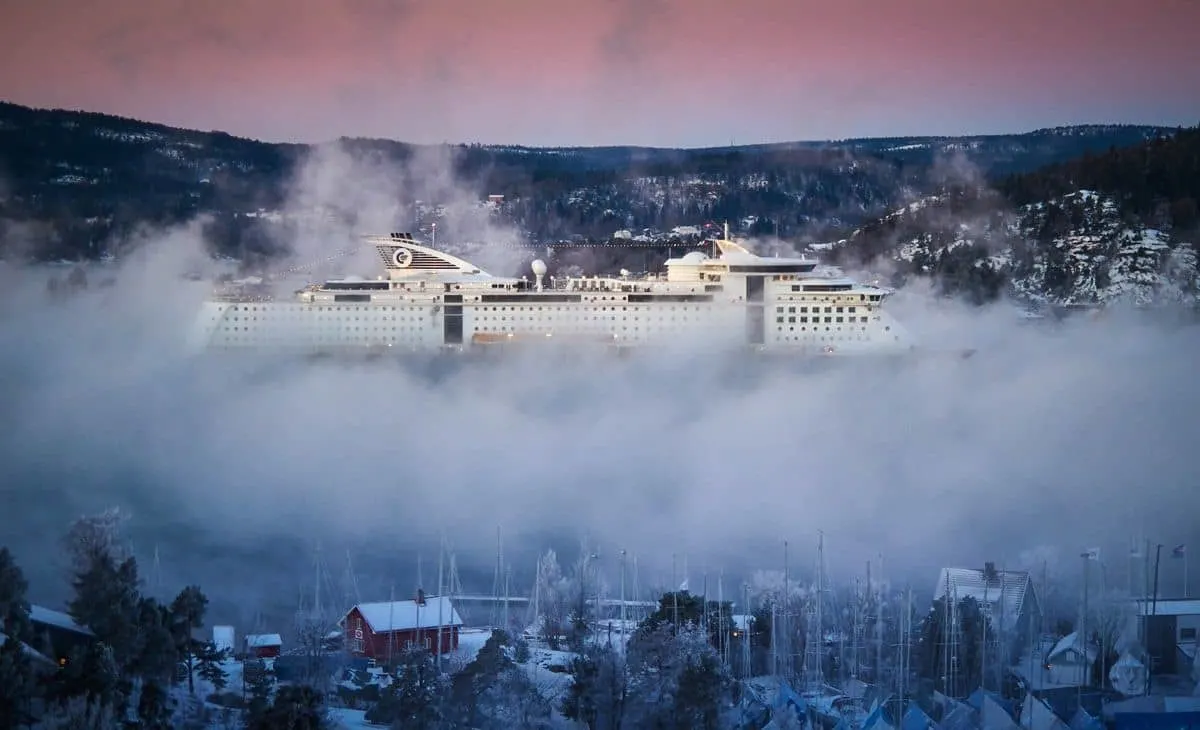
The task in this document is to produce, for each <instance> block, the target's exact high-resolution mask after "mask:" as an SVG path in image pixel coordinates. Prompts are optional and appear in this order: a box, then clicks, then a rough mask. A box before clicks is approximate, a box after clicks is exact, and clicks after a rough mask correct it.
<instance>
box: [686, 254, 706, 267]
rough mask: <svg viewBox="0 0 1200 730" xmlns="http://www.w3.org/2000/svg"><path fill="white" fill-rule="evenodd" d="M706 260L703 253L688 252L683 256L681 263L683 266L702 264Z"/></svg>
mask: <svg viewBox="0 0 1200 730" xmlns="http://www.w3.org/2000/svg"><path fill="white" fill-rule="evenodd" d="M707 260H708V256H705V255H704V252H703V251H689V252H688V253H685V254H684V255H683V259H682V261H683V263H685V264H702V263H704V262H705V261H707Z"/></svg>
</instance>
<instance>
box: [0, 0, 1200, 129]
mask: <svg viewBox="0 0 1200 730" xmlns="http://www.w3.org/2000/svg"><path fill="white" fill-rule="evenodd" d="M1197 28H1200V2H1197V1H1196V0H237V1H236V2H235V1H234V0H219V1H218V2H211V3H208V2H197V1H196V0H103V2H95V1H92V0H0V99H4V100H7V101H14V102H17V103H21V104H29V105H33V106H51V107H65V108H75V109H86V110H91V111H103V112H109V113H114V114H121V115H127V116H133V117H138V118H142V119H147V120H153V121H158V122H164V123H167V124H172V125H179V126H186V127H194V128H200V129H221V130H224V131H228V132H231V133H233V134H238V135H243V136H250V137H256V138H262V139H268V140H273V141H283V140H295V141H320V140H326V139H331V138H335V137H339V136H370V137H388V138H393V139H402V140H407V141H413V142H441V141H452V142H487V143H522V144H534V145H565V144H580V145H594V144H644V145H659V146H703V145H723V144H728V143H730V142H731V141H733V142H735V143H738V144H742V143H752V142H767V141H782V140H794V139H829V138H845V137H859V136H891V135H913V134H964V133H995V132H1013V131H1026V130H1029V129H1034V128H1038V127H1045V126H1054V125H1059V124H1073V123H1090V122H1138V123H1141V122H1145V123H1164V124H1184V125H1194V124H1196V123H1198V122H1200V41H1197V36H1196V29H1197Z"/></svg>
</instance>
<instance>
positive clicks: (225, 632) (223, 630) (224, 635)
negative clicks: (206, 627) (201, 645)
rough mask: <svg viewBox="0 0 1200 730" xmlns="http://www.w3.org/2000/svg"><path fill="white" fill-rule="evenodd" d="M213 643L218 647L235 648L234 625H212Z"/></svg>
mask: <svg viewBox="0 0 1200 730" xmlns="http://www.w3.org/2000/svg"><path fill="white" fill-rule="evenodd" d="M212 640H213V644H215V645H216V647H217V648H218V649H232V648H233V627H232V626H214V627H212Z"/></svg>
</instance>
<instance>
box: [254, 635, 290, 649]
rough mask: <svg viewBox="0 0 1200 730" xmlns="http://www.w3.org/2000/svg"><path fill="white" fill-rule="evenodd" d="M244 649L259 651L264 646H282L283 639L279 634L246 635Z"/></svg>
mask: <svg viewBox="0 0 1200 730" xmlns="http://www.w3.org/2000/svg"><path fill="white" fill-rule="evenodd" d="M245 640H246V647H247V648H249V649H261V648H263V647H266V646H283V638H282V637H280V636H279V634H246V639H245Z"/></svg>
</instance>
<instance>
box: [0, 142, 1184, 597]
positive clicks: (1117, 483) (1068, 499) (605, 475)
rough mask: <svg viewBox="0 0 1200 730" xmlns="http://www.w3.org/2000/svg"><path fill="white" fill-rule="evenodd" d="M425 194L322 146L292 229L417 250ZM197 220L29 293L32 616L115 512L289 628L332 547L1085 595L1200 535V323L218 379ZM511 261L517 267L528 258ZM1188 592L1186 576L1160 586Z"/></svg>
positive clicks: (163, 556)
mask: <svg viewBox="0 0 1200 730" xmlns="http://www.w3.org/2000/svg"><path fill="white" fill-rule="evenodd" d="M417 164H418V165H423V166H425V167H426V168H427V169H424V170H420V175H419V176H420V177H422V178H423V179H425V180H426V181H428V180H434V181H435V182H436V185H434V186H433V188H434V189H435V190H439V191H440V192H439V195H440V196H441V198H442V199H443V200H444V201H446V202H447V204H448V205H458V206H460V207H462V208H464V209H471V208H472V200H474V199H477V198H478V197H479V196H478V195H475V194H474V193H472V192H470V191H469V190H464V189H463V186H459V185H458V184H457V183H456V182H455V181H454V180H453V177H452V175H450V174H449V173H448V172H445V170H448V169H449V165H448V164H447V161H446V160H445V159H432V160H419V161H418V162H417ZM412 173H413V170H412V169H411V168H410V169H409V170H408V171H407V175H405V174H401V173H391V172H389V169H388V167H387V166H386V165H383V164H382V163H374V162H371V161H365V160H362V159H357V158H355V157H354V156H353V155H352V154H350V153H348V152H347V151H346V150H344V149H339V148H328V149H325V150H322V151H321V152H319V153H318V154H317V155H315V156H314V158H313V159H312V160H311V161H310V164H309V165H308V166H306V167H305V168H304V169H303V170H302V172H301V173H300V175H298V177H297V181H296V184H295V189H294V190H293V191H292V194H291V202H290V203H289V210H292V211H294V212H296V213H297V214H299V212H302V211H308V210H311V209H314V208H319V207H321V206H334V207H337V206H342V207H345V206H348V205H357V206H360V207H361V210H360V211H359V212H360V217H359V219H358V221H357V222H356V223H355V224H354V226H352V227H351V226H341V225H339V224H335V223H331V222H329V220H328V219H326V218H320V217H318V218H317V220H319V221H321V222H320V223H319V224H316V225H315V226H314V227H313V228H312V229H311V231H310V233H308V234H305V235H303V236H301V237H300V238H299V239H298V240H297V241H295V242H294V244H295V248H296V253H295V257H294V258H295V260H297V261H302V260H307V259H311V258H319V257H321V256H322V255H327V254H328V253H330V252H332V251H333V250H335V249H338V248H341V247H344V246H346V245H348V244H350V243H352V242H353V241H352V238H351V236H352V234H353V233H356V232H369V231H372V230H375V231H387V230H400V229H404V228H406V226H403V225H401V224H402V223H404V222H405V221H404V216H406V215H408V213H407V211H406V209H405V208H404V206H400V205H396V204H395V202H394V201H395V200H397V199H401V196H402V195H403V194H404V192H405V189H404V186H405V185H406V184H408V183H406V182H404V181H406V180H411V179H412V178H413V174H412ZM390 174H394V175H395V176H394V177H389V175H390ZM201 229H202V226H200V225H199V224H196V225H192V226H187V227H183V228H180V229H177V230H171V231H165V232H155V233H152V234H147V235H146V237H145V240H143V241H140V242H138V243H139V245H137V246H135V247H134V251H135V253H134V254H132V255H131V256H130V257H128V258H127V259H124V260H123V261H122V262H121V263H120V264H119V265H117V266H115V267H108V268H106V269H103V270H93V271H92V272H90V274H89V276H90V278H91V281H92V283H93V284H94V283H95V282H97V281H99V280H100V279H103V278H105V277H112V278H113V279H114V280H115V281H114V282H113V285H112V286H107V287H97V286H95V285H93V286H90V287H89V288H88V289H87V290H86V291H83V292H79V293H77V294H75V295H74V296H72V297H69V298H65V299H62V300H56V301H52V300H51V299H50V298H48V297H47V294H46V289H45V279H46V277H47V276H48V275H49V273H48V272H47V271H46V270H45V269H30V270H14V269H13V267H11V266H10V267H7V270H6V271H5V273H4V274H3V277H4V288H3V296H2V298H0V338H2V339H0V341H2V342H4V343H5V346H4V348H3V350H2V351H0V414H2V415H3V416H4V421H5V424H6V433H5V435H4V437H3V438H2V439H0V460H2V462H0V463H2V465H3V466H2V467H0V468H2V469H3V471H2V473H3V481H2V490H3V492H4V494H3V499H4V504H5V505H6V507H5V509H4V510H3V513H2V514H0V535H2V536H3V538H2V539H0V542H2V543H6V544H10V545H11V546H12V547H13V549H14V550H15V551H16V553H17V559H18V560H19V561H20V562H21V563H22V565H23V566H25V567H26V570H27V572H28V573H29V574H30V576H31V578H32V579H33V583H34V585H33V594H34V597H35V599H36V598H38V597H39V596H49V597H50V598H51V599H53V598H56V597H58V596H61V594H62V591H64V590H65V581H63V580H62V572H61V571H62V565H61V563H60V561H58V559H57V558H56V557H55V555H54V551H55V549H56V547H57V539H58V536H59V535H61V534H62V532H64V531H65V529H66V527H67V525H68V523H69V521H70V520H71V519H72V518H74V517H76V516H78V515H79V514H82V513H85V512H93V511H97V510H100V509H103V508H104V507H107V506H110V505H120V506H122V508H123V509H125V511H126V512H128V513H129V514H130V515H131V519H130V523H129V529H130V533H131V535H132V539H133V541H134V543H135V549H136V551H137V553H138V554H139V556H141V557H142V559H143V561H144V568H143V572H144V573H147V572H148V571H149V566H148V562H146V561H148V556H149V555H150V554H151V552H152V550H153V549H154V548H155V547H157V548H158V549H159V554H160V567H159V568H158V570H160V571H161V572H162V573H163V574H164V575H165V578H164V581H165V582H167V583H171V584H174V585H181V584H183V583H185V582H198V583H201V584H202V585H203V586H204V587H205V588H206V590H207V591H208V592H209V593H210V594H212V595H214V597H216V598H217V599H218V600H224V601H228V602H233V601H235V600H236V602H237V603H238V604H239V605H238V608H237V610H239V611H241V612H242V614H241V617H244V616H245V615H246V613H245V612H246V611H253V605H254V604H255V602H262V603H264V604H265V603H271V604H273V605H275V606H294V604H295V601H296V595H297V592H298V591H300V590H302V588H303V586H304V585H306V584H309V583H311V579H310V577H309V576H311V575H312V573H311V568H309V567H308V566H309V565H310V563H311V554H312V551H313V549H314V544H315V543H316V542H317V541H320V542H321V543H322V544H323V545H324V546H325V547H326V550H327V551H329V557H328V562H329V563H330V570H331V572H333V573H334V574H337V573H339V572H340V570H341V568H342V562H343V560H344V558H343V557H342V555H343V552H342V551H344V550H346V549H349V550H350V551H351V552H352V553H353V555H354V560H355V562H356V568H357V570H358V572H359V573H360V575H359V580H360V586H361V590H363V592H364V593H366V594H367V595H363V598H364V600H366V599H371V598H383V597H386V593H384V592H385V591H386V590H387V586H389V585H394V586H396V587H397V592H398V593H405V592H407V591H408V586H409V585H410V583H411V582H412V581H413V578H412V576H413V574H414V573H415V571H416V563H417V560H416V554H417V552H418V551H422V552H423V554H424V560H423V564H424V577H425V583H426V584H427V585H428V584H430V583H431V576H432V575H433V574H434V569H435V561H436V550H437V543H438V540H439V539H440V537H441V536H442V535H444V536H445V537H446V539H447V541H448V542H450V543H452V544H453V545H454V547H455V550H456V551H457V552H458V555H459V563H460V566H462V572H463V580H464V583H468V584H469V583H471V582H472V581H474V583H473V585H466V587H467V588H468V589H472V590H475V591H477V592H484V593H486V592H490V589H491V582H490V581H491V572H490V565H491V562H492V561H493V560H494V557H493V554H494V550H495V545H496V530H497V528H498V527H499V528H501V530H502V532H503V535H504V540H505V552H506V555H507V557H508V558H509V560H510V562H513V563H514V573H515V575H517V576H520V575H521V574H522V573H528V572H531V571H532V567H533V562H534V560H535V555H536V553H537V552H540V551H541V550H542V549H544V548H545V547H547V546H548V545H552V544H553V545H558V546H562V545H565V546H567V548H571V547H572V546H575V545H577V544H578V540H579V539H580V538H582V537H586V538H587V539H589V540H590V541H591V542H592V543H593V544H594V545H596V546H598V547H597V550H598V551H599V552H600V554H601V555H603V556H604V560H606V561H607V562H608V564H609V567H610V568H612V569H615V567H614V566H615V560H616V557H615V555H616V552H617V551H619V550H621V549H625V550H627V551H628V552H629V553H630V554H631V555H633V554H636V555H637V556H638V558H639V563H640V566H641V576H640V578H641V582H643V583H645V584H647V585H655V586H666V585H668V584H669V582H670V580H671V573H672V562H673V560H672V556H677V557H676V560H675V561H674V562H676V569H675V578H676V579H677V580H682V578H683V575H682V566H683V564H684V561H685V559H686V561H687V563H688V565H689V570H688V574H689V576H690V578H691V584H692V587H693V589H695V588H696V587H697V586H698V585H699V580H700V573H701V572H702V571H703V570H707V571H708V572H709V573H710V575H712V574H715V573H716V572H717V571H718V570H724V571H725V573H726V574H727V575H734V574H739V573H740V575H742V576H743V577H748V576H750V574H751V573H752V571H754V570H759V569H778V568H780V567H781V564H782V559H783V557H782V543H783V541H784V540H788V541H789V543H790V546H791V547H790V551H791V558H790V559H791V565H792V569H793V570H794V571H795V572H796V573H798V574H800V575H806V574H808V573H809V572H811V566H812V565H813V556H814V549H815V545H816V541H817V534H818V531H823V532H824V535H825V544H826V558H827V562H828V569H829V570H830V571H831V572H832V573H833V576H834V579H835V580H836V579H838V575H839V574H840V575H841V576H844V577H848V576H849V574H850V572H851V571H853V572H855V573H860V572H862V570H863V566H864V564H865V562H866V561H867V560H870V559H872V558H875V557H877V556H880V555H882V556H883V559H884V563H885V566H886V570H887V573H888V576H889V577H890V578H892V579H893V582H895V581H897V580H901V581H911V582H912V584H913V586H914V587H915V588H917V589H918V590H920V591H928V590H931V589H932V587H933V584H934V582H935V579H936V571H937V569H938V568H939V567H941V566H943V565H961V566H974V565H982V563H983V561H985V560H991V561H995V562H996V563H997V564H998V565H1000V566H1006V567H1009V568H1016V567H1025V568H1032V567H1039V566H1040V565H1042V564H1046V563H1048V562H1049V561H1050V558H1048V557H1047V556H1053V560H1054V562H1055V566H1056V567H1055V568H1054V570H1055V571H1056V572H1057V573H1062V574H1069V573H1070V572H1071V570H1072V566H1073V565H1074V556H1077V555H1078V554H1079V552H1080V551H1081V550H1082V549H1084V548H1087V547H1092V546H1102V547H1103V548H1104V549H1105V550H1106V551H1108V552H1109V553H1111V554H1112V555H1116V556H1121V560H1123V559H1124V556H1125V555H1126V554H1127V553H1128V546H1129V541H1130V539H1132V538H1141V537H1149V538H1150V539H1152V540H1155V541H1156V542H1163V543H1166V544H1168V545H1174V544H1177V543H1180V542H1184V541H1186V540H1189V539H1190V538H1192V537H1193V536H1194V535H1195V532H1196V524H1197V523H1196V519H1195V516H1196V510H1197V496H1196V492H1195V484H1196V478H1197V466H1196V461H1195V457H1194V453H1193V452H1192V451H1191V449H1192V447H1193V443H1192V442H1193V441H1194V436H1193V435H1194V432H1195V426H1194V421H1195V414H1196V413H1197V412H1200V388H1197V387H1196V383H1195V374H1194V363H1196V362H1198V361H1200V337H1198V336H1197V331H1196V329H1195V328H1191V327H1186V328H1179V327H1170V326H1166V325H1162V324H1158V323H1154V322H1150V321H1147V320H1146V319H1145V318H1144V317H1140V316H1138V315H1135V314H1133V313H1128V314H1126V313H1121V312H1110V313H1108V314H1107V316H1105V317H1104V318H1103V319H1087V318H1081V319H1074V320H1068V321H1066V322H1063V323H1058V324H1054V325H1043V324H1034V325H1029V324H1021V321H1022V320H1021V319H1020V318H1019V317H1018V316H1017V311H1016V310H1015V309H1014V308H1012V307H1009V306H1004V305H998V306H995V307H990V308H987V309H974V308H969V307H967V306H965V305H960V304H956V303H954V302H950V301H945V300H937V299H934V298H933V297H932V296H930V295H929V294H928V293H927V292H924V291H922V290H921V289H920V288H919V287H912V288H910V289H909V290H906V291H903V292H900V293H899V294H898V295H897V296H896V298H895V299H894V300H893V302H892V303H891V306H892V307H893V308H894V310H895V311H896V312H897V315H898V316H899V317H901V318H902V321H904V322H905V324H906V325H907V326H908V327H909V329H910V330H911V331H912V332H913V334H914V335H916V336H918V337H919V338H921V339H922V340H924V341H925V342H926V343H927V344H930V345H932V346H934V347H943V348H946V349H952V348H961V347H976V348H978V354H976V356H975V357H973V358H971V359H967V360H961V359H957V358H954V357H935V358H930V359H924V360H918V361H915V362H910V363H893V364H879V363H877V364H865V363H853V362H846V363H842V362H837V363H827V364H822V365H821V366H817V367H811V366H799V365H794V364H787V363H778V362H764V361H759V360H754V359H739V358H732V357H730V358H722V357H714V356H712V355H701V354H699V353H689V352H687V351H676V352H671V353H659V354H646V355H641V356H635V357H632V358H630V359H624V360H618V359H614V358H608V357H596V358H592V359H579V358H570V359H568V358H564V357H561V356H559V355H555V354H550V353H546V354H538V353H527V354H524V355H517V356H514V357H511V358H506V359H498V360H495V361H490V362H479V363H449V364H447V363H422V364H419V365H410V366H399V365H395V364H390V363H383V362H374V363H363V364H334V363H324V364H314V363H302V362H293V361H284V360H279V359H274V358H269V357H218V356H208V357H201V358H194V357H190V356H188V355H186V354H185V352H184V349H183V345H184V341H185V339H186V334H187V329H188V327H190V325H191V323H192V319H193V317H194V315H195V310H196V307H197V306H198V304H199V302H200V301H201V299H202V298H203V297H204V296H205V295H206V294H207V293H208V285H207V284H203V283H196V282H189V281H186V280H185V279H183V278H181V277H180V274H181V273H183V272H184V271H185V270H190V269H191V268H192V267H193V266H194V263H195V261H197V260H199V259H202V258H203V257H202V251H203V250H204V241H203V240H202V236H201ZM511 235H513V233H512V232H511V231H509V230H506V229H504V228H502V227H499V226H495V225H493V224H492V223H491V222H490V220H489V219H488V218H487V217H486V216H484V217H482V218H480V219H479V222H478V224H477V228H476V232H475V233H474V235H473V236H472V238H473V239H474V240H475V241H476V242H477V244H478V245H477V249H476V250H482V251H487V250H488V249H487V244H488V242H489V241H498V240H500V239H501V238H502V237H505V236H511ZM493 248H494V250H493V251H492V255H494V256H496V257H498V259H497V262H495V263H492V264H491V268H493V269H494V270H495V269H496V267H497V266H499V267H503V266H505V265H506V264H505V260H504V257H505V256H509V257H511V256H513V254H512V253H511V250H510V249H507V248H500V247H493ZM352 263H353V264H355V266H354V267H352V268H346V269H344V273H351V272H353V273H362V274H366V275H374V274H375V273H377V272H376V271H375V269H374V268H372V265H373V260H372V257H371V253H370V252H368V253H367V254H366V255H365V256H364V257H362V258H361V259H354V260H352ZM337 266H346V263H345V261H342V262H341V263H339V264H337V265H335V268H337ZM496 272H497V273H516V272H505V271H502V270H496ZM57 273H58V274H59V275H60V276H61V275H62V274H63V273H64V272H61V271H60V272H57ZM1189 531H1190V532H1189ZM1167 552H1168V553H1169V551H1167ZM1063 556H1066V557H1063ZM563 560H564V564H565V563H566V562H567V560H569V557H567V556H564V557H563ZM1118 562H1119V561H1118ZM1122 565H1123V563H1122ZM1114 570H1116V569H1115V568H1114ZM397 576H400V577H397ZM1178 584H1179V578H1178V576H1177V575H1175V573H1174V572H1173V571H1172V569H1171V566H1170V565H1169V564H1168V561H1167V560H1166V559H1165V557H1164V568H1163V573H1162V585H1163V590H1164V593H1165V594H1166V595H1170V594H1171V593H1173V592H1178V589H1179V588H1180V586H1179V585H1178ZM44 600H50V599H44ZM248 606H249V608H248ZM237 617H238V616H234V618H237Z"/></svg>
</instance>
